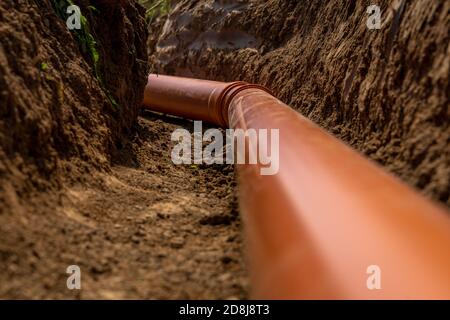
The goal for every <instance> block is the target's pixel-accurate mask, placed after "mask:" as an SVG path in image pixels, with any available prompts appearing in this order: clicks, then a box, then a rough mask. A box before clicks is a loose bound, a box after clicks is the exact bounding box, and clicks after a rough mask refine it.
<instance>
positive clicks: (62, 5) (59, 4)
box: [43, 0, 119, 108]
mask: <svg viewBox="0 0 450 320" xmlns="http://www.w3.org/2000/svg"><path fill="white" fill-rule="evenodd" d="M51 3H52V5H53V8H54V9H55V12H56V14H57V15H58V16H59V17H60V18H61V19H62V20H64V21H66V20H67V18H68V14H67V7H68V6H71V5H73V4H74V3H73V1H72V0H51ZM87 8H88V10H90V11H92V12H94V13H99V11H98V10H97V9H96V8H95V7H94V6H88V7H87ZM80 24H81V28H80V29H79V30H72V32H73V34H74V37H75V40H76V42H77V43H78V45H79V47H80V50H81V52H83V53H84V54H86V55H88V56H89V58H90V59H91V60H92V64H93V67H94V73H95V77H96V78H97V80H98V82H99V83H100V85H101V87H102V88H103V91H104V92H105V94H106V96H107V97H108V99H109V101H110V102H111V104H112V106H113V107H114V108H118V107H119V104H118V103H117V102H116V100H115V99H114V97H113V96H112V94H111V93H110V92H109V90H108V89H106V87H105V85H104V83H103V80H102V77H101V75H100V72H99V66H98V63H99V60H100V54H99V53H98V51H97V42H96V41H95V38H94V36H93V35H92V33H91V31H90V27H89V22H88V20H87V18H86V17H85V16H84V15H83V14H81V16H80ZM43 71H45V70H43Z"/></svg>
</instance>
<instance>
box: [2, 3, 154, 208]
mask: <svg viewBox="0 0 450 320" xmlns="http://www.w3.org/2000/svg"><path fill="white" fill-rule="evenodd" d="M65 2H67V1H61V0H51V1H50V0H41V1H13V0H5V1H2V2H1V4H0V26H1V27H0V39H1V42H0V182H1V183H0V186H1V190H0V201H1V206H0V210H2V211H3V210H5V211H8V210H12V208H13V207H14V206H15V205H17V204H18V203H20V202H22V201H24V200H26V194H28V193H29V192H33V191H44V190H48V189H51V188H58V187H59V186H60V185H61V184H62V183H63V182H65V181H66V182H70V181H77V180H79V179H83V176H85V175H89V174H90V173H92V172H93V171H96V170H108V166H109V163H110V160H111V155H112V154H113V153H114V152H115V150H116V146H117V144H120V138H121V136H122V135H124V134H126V133H129V132H130V129H131V126H132V124H133V123H134V122H135V121H136V118H137V113H138V110H139V103H140V101H141V99H142V94H143V88H144V86H145V84H146V81H147V79H146V74H147V69H148V68H147V53H146V43H145V40H146V37H147V29H146V25H145V21H144V18H143V16H144V12H143V9H142V8H141V7H139V6H137V5H136V4H135V3H134V2H133V1H121V2H116V3H115V4H111V3H110V2H105V1H75V3H76V4H78V5H79V6H80V8H81V12H82V14H83V15H84V16H85V18H86V19H87V23H88V25H89V29H88V32H89V34H90V35H91V36H92V40H93V41H95V50H96V52H97V55H98V61H94V60H95V59H94V58H93V55H92V48H86V46H88V44H86V41H84V42H83V41H81V42H80V41H79V39H77V37H76V32H75V31H69V30H68V28H67V26H66V20H65V19H63V18H65V17H61V16H58V14H57V13H58V11H57V8H58V5H63V4H64V3H65ZM65 8H66V7H64V8H63V9H62V10H63V11H62V12H63V13H64V10H65ZM67 17H69V15H67Z"/></svg>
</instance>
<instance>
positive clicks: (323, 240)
mask: <svg viewBox="0 0 450 320" xmlns="http://www.w3.org/2000/svg"><path fill="white" fill-rule="evenodd" d="M159 77H161V76H159ZM179 79H183V78H173V79H166V77H164V78H163V81H161V82H160V83H156V82H159V80H158V79H155V78H152V77H151V78H150V81H154V82H155V83H154V84H151V83H149V86H148V87H147V89H146V93H145V95H146V100H145V101H144V104H146V105H147V107H148V108H150V109H154V110H155V111H160V112H161V111H162V112H167V113H171V114H175V115H178V116H183V117H186V118H194V119H201V120H206V121H210V122H213V123H216V124H218V125H223V124H224V123H227V124H228V125H229V126H230V127H231V128H234V129H239V128H241V129H256V130H258V129H279V136H280V142H279V159H280V161H279V162H280V163H279V172H278V173H277V174H276V175H272V176H262V175H260V167H261V166H262V165H261V164H257V165H237V168H238V174H239V192H240V196H239V199H240V200H239V205H240V209H241V215H242V219H243V221H244V228H245V237H246V245H247V255H248V260H249V264H250V276H251V284H252V297H253V298H263V299H267V298H275V299H316V298H318V299H412V298H415V299H417V298H418V299H450V218H449V213H448V212H447V211H446V210H445V209H444V208H443V207H439V206H438V205H436V204H434V203H432V202H431V201H429V200H428V199H426V198H424V197H423V196H421V195H420V194H418V193H417V192H415V191H414V190H412V189H411V188H409V187H408V186H406V185H405V184H404V183H402V182H401V181H399V180H398V179H397V178H395V177H393V176H391V175H389V174H387V173H386V172H385V171H384V170H383V169H382V168H381V167H379V166H378V165H376V164H374V163H373V162H371V161H369V160H367V159H365V158H363V157H362V156H361V155H359V154H358V153H357V152H355V151H353V150H352V149H350V148H349V147H347V146H346V145H345V144H344V143H342V142H340V141H339V140H337V139H335V138H334V137H332V136H331V135H329V134H328V133H326V132H325V131H324V130H322V129H320V128H319V127H318V126H316V125H315V124H313V123H312V122H311V121H310V120H308V119H306V118H305V117H303V116H301V115H300V114H298V113H297V112H295V111H293V110H292V109H291V108H289V107H288V106H286V105H285V104H284V103H282V102H281V101H279V100H278V99H276V98H275V97H273V96H272V95H270V94H268V93H267V92H266V90H265V89H263V88H262V87H259V86H253V85H248V84H245V83H241V82H239V83H237V85H236V83H234V85H233V86H232V88H231V89H230V84H223V86H219V85H216V83H214V84H206V83H205V87H203V88H199V87H200V86H201V84H202V83H203V82H199V81H200V80H191V79H183V80H180V81H178V80H179ZM190 81H192V85H190V84H189V83H190ZM166 86H170V87H172V86H173V87H174V88H169V87H166ZM177 87H178V88H180V87H181V88H183V89H182V90H180V89H177ZM197 89H198V91H197ZM189 90H192V91H195V92H188V93H186V91H189ZM218 92H220V93H218ZM173 93H174V96H171V95H172V94H173ZM206 97H208V98H206ZM218 97H220V98H218ZM184 98H186V100H184ZM155 100H157V103H155V102H154V101H155ZM206 100H208V101H209V102H208V104H206V102H205V101H206ZM211 101H216V102H217V101H220V103H219V104H218V106H214V105H212V104H211ZM205 105H207V107H205ZM154 106H156V107H154ZM193 108H194V109H195V108H197V109H195V110H193ZM214 108H221V110H219V111H215V112H216V113H211V110H212V109H214ZM214 110H215V109H214ZM212 114H216V116H211V115H212ZM217 114H221V116H217ZM268 149H270V148H268ZM373 266H376V267H379V271H381V274H380V275H381V277H380V279H381V282H380V284H381V289H374V290H370V289H369V287H370V284H369V286H368V283H367V282H368V279H369V278H370V277H371V274H368V273H367V272H368V270H369V272H371V270H372V269H370V268H371V267H373Z"/></svg>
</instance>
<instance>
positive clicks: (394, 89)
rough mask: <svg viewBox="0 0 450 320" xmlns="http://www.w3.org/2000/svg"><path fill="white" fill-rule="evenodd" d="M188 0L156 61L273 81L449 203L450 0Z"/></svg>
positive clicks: (170, 69)
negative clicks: (375, 11) (375, 9)
mask: <svg viewBox="0 0 450 320" xmlns="http://www.w3.org/2000/svg"><path fill="white" fill-rule="evenodd" d="M370 4H372V2H370V1H357V0H352V1H338V0H333V1H326V2H324V1H320V0H314V1H287V0H268V1H257V0H249V1H238V0H226V1H225V0H205V1H190V0H183V1H179V2H178V4H177V6H176V7H175V8H174V10H173V11H172V13H171V15H170V17H169V19H168V20H167V22H166V23H165V24H164V26H163V25H162V23H155V24H154V26H153V29H152V30H151V31H152V32H151V34H158V32H159V31H161V35H160V36H159V37H158V38H155V37H153V38H150V41H149V44H150V47H151V48H152V49H153V54H152V56H151V59H150V61H151V64H152V70H157V71H159V72H160V73H163V74H174V75H181V76H190V77H198V78H206V79H211V80H221V81H235V80H244V81H249V82H255V83H259V84H262V85H265V86H267V87H269V88H270V89H272V91H273V92H274V93H275V94H276V95H277V97H279V98H280V99H281V100H282V101H283V102H285V103H287V104H289V105H290V106H292V107H293V108H294V109H296V110H298V111H299V112H301V113H302V114H304V115H306V116H307V117H309V118H310V119H312V120H314V121H315V122H316V123H318V124H320V125H321V126H323V127H324V128H326V129H327V130H329V131H330V132H332V133H333V134H334V135H336V136H337V137H339V138H341V139H342V140H344V141H346V142H347V143H349V144H350V145H351V146H352V147H354V148H356V149H357V150H360V151H361V152H363V153H365V154H366V155H367V156H369V157H370V158H372V159H374V160H376V161H378V162H379V163H381V164H383V165H384V166H385V167H386V168H387V169H388V170H390V171H391V172H393V173H395V174H396V175H398V176H399V177H401V178H402V179H403V180H405V181H406V182H408V183H409V184H410V185H412V186H415V187H416V188H418V189H420V190H422V192H423V193H424V194H426V195H427V196H429V197H431V198H433V199H435V200H437V201H441V202H442V203H446V204H447V205H450V126H449V125H450V108H449V93H450V77H449V74H450V41H449V39H450V2H449V1H444V0H439V1H436V0H424V1H406V0H401V1H388V0H383V1H377V4H379V5H380V6H381V9H382V28H381V30H369V29H368V28H367V27H366V21H367V18H368V17H369V15H368V14H367V13H366V10H367V7H368V6H369V5H370Z"/></svg>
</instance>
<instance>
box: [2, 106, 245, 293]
mask: <svg viewBox="0 0 450 320" xmlns="http://www.w3.org/2000/svg"><path fill="white" fill-rule="evenodd" d="M191 126H192V123H190V122H186V121H183V120H180V119H176V118H166V117H164V118H161V117H158V116H155V115H152V114H151V113H145V114H144V115H143V118H141V119H140V120H139V123H138V124H137V126H136V128H135V129H136V133H135V134H134V135H133V136H130V139H129V140H128V141H124V145H123V148H122V149H121V150H120V151H119V152H118V153H117V155H116V159H115V161H114V164H113V166H112V167H111V172H109V173H96V174H94V175H93V176H92V178H91V180H90V182H89V183H83V184H75V185H72V186H70V187H65V188H64V190H62V191H61V192H60V193H59V194H57V195H55V194H46V195H45V196H44V195H42V194H39V196H38V197H36V198H35V199H32V202H33V210H32V212H30V207H29V206H30V205H29V204H28V206H27V207H19V208H20V211H16V212H14V213H10V214H3V215H2V216H0V218H1V223H0V228H1V234H2V236H1V238H0V239H1V242H0V243H1V246H0V259H1V264H0V284H1V285H0V297H2V298H81V299H199V298H203V299H213V298H221V299H242V298H245V297H246V292H247V285H248V284H247V275H246V271H245V267H244V265H245V264H244V263H243V250H242V241H241V232H240V222H239V219H238V213H237V207H236V200H235V191H234V184H235V182H234V170H233V168H232V167H231V166H218V167H202V166H192V167H189V166H174V165H172V162H171V159H170V148H171V142H170V135H171V133H172V131H173V130H175V129H176V128H186V129H188V130H191V131H192V130H193V129H192V128H191ZM44 199H45V200H44ZM6 235H8V236H7V237H6ZM69 265H78V266H79V267H80V268H81V275H82V289H81V290H74V291H70V290H68V289H67V287H66V280H67V276H68V275H67V274H65V271H66V268H67V266H69Z"/></svg>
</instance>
